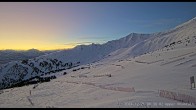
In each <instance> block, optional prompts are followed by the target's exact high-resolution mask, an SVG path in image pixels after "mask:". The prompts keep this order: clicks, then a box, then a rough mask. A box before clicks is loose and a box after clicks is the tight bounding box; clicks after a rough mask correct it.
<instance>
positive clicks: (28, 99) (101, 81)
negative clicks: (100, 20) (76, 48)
mask: <svg viewBox="0 0 196 110" xmlns="http://www.w3.org/2000/svg"><path fill="white" fill-rule="evenodd" d="M85 66H87V65H81V66H78V67H76V68H81V67H85ZM195 70H196V47H188V48H178V49H173V50H159V51H155V52H152V53H148V54H144V55H141V56H137V57H135V58H132V57H129V58H126V59H122V60H120V61H119V60H116V61H111V62H109V63H108V61H107V60H105V61H100V62H95V63H91V64H90V68H89V69H88V68H86V69H80V70H78V71H69V74H67V75H65V76H61V77H59V78H57V79H54V80H52V81H50V82H46V83H41V84H35V85H29V86H23V87H18V88H11V89H4V90H2V91H1V94H0V107H28V108H37V107H41V108H42V107H43V108H47V107H55V108H62V107H63V108H67V107H74V108H75V107H79V108H83V107H84V108H88V107H96V108H99V107H106V108H107V107H115V108H124V107H126V108H127V107H134V108H135V107H136V108H138V107H139V108H151V107H152V108H165V107H166V108H173V107H175V108H176V107H177V108H195V107H196V105H195V104H196V100H195V104H191V103H186V102H181V101H178V100H173V99H168V98H164V97H161V96H160V95H159V91H160V90H167V91H172V92H176V93H180V94H184V95H188V96H191V97H194V98H196V97H195V96H196V92H195V90H196V89H195V88H193V89H190V82H189V78H190V76H195ZM65 71H67V70H64V71H62V72H59V73H63V72H65ZM109 75H111V77H109ZM133 88H134V90H135V91H133Z"/></svg>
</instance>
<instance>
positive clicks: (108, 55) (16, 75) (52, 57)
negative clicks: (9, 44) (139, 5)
mask: <svg viewBox="0 0 196 110" xmlns="http://www.w3.org/2000/svg"><path fill="white" fill-rule="evenodd" d="M195 45H196V19H195V18H194V19H192V20H189V21H188V22H186V23H184V24H182V25H179V26H177V27H175V28H174V29H171V30H168V31H165V32H160V33H153V34H137V33H131V34H130V35H128V36H126V37H123V38H121V39H118V40H112V41H109V42H107V43H105V44H102V45H100V44H91V45H79V46H77V47H75V48H73V49H70V50H63V51H58V52H55V53H51V54H47V55H43V56H39V57H36V58H34V59H29V60H23V61H16V62H10V63H7V64H5V65H3V66H1V67H0V75H1V76H0V88H7V87H10V86H12V85H13V84H19V83H20V82H22V81H24V80H25V81H27V80H29V79H33V78H36V77H39V78H40V77H44V76H47V75H49V74H52V73H56V72H59V71H62V70H69V69H71V68H73V67H77V66H79V65H84V64H89V63H93V62H97V61H113V60H119V59H124V58H128V57H136V56H139V55H142V54H147V53H149V52H154V51H158V50H171V49H178V48H186V47H194V46H195Z"/></svg>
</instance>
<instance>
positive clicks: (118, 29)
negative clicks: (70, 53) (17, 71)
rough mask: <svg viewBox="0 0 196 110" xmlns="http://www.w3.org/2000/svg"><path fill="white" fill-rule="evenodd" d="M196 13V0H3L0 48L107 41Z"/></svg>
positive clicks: (172, 24) (59, 46) (49, 47)
mask: <svg viewBox="0 0 196 110" xmlns="http://www.w3.org/2000/svg"><path fill="white" fill-rule="evenodd" d="M194 17H196V2H29V3H28V2H0V50H4V49H15V50H27V49H32V48H34V49H39V50H54V49H67V48H73V47H74V46H76V45H80V44H89V43H100V44H102V43H105V42H107V41H110V40H115V39H119V38H122V37H125V36H126V35H128V34H130V33H133V32H134V33H154V32H160V31H166V30H169V29H171V28H174V27H175V26H177V25H179V24H181V23H184V22H186V21H188V20H190V19H192V18H194Z"/></svg>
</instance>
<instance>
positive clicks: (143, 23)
mask: <svg viewBox="0 0 196 110" xmlns="http://www.w3.org/2000/svg"><path fill="white" fill-rule="evenodd" d="M180 21H181V19H180V18H163V19H157V20H131V21H129V23H131V24H135V25H138V26H140V27H143V28H151V27H159V26H166V25H167V26H169V25H171V24H178V23H179V22H180Z"/></svg>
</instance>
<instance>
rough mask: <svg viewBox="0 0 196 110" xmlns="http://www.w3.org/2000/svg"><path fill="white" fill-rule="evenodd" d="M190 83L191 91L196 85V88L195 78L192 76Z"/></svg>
mask: <svg viewBox="0 0 196 110" xmlns="http://www.w3.org/2000/svg"><path fill="white" fill-rule="evenodd" d="M190 83H191V89H192V85H193V84H194V87H193V88H195V80H194V76H191V77H190Z"/></svg>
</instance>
